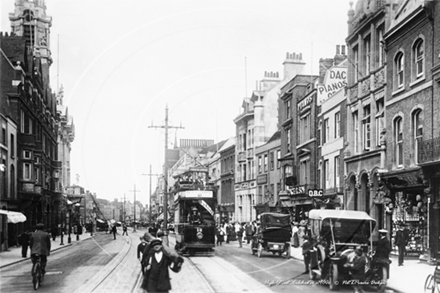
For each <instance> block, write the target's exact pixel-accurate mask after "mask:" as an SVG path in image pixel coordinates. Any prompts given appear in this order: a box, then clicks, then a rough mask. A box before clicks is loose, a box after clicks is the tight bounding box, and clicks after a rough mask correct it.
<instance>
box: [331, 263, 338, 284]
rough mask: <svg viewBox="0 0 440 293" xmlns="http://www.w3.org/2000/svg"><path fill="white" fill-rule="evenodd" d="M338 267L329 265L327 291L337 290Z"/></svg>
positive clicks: (333, 264)
mask: <svg viewBox="0 0 440 293" xmlns="http://www.w3.org/2000/svg"><path fill="white" fill-rule="evenodd" d="M338 284H339V283H338V265H337V264H335V263H332V264H330V272H329V289H330V290H331V291H335V290H337V289H338Z"/></svg>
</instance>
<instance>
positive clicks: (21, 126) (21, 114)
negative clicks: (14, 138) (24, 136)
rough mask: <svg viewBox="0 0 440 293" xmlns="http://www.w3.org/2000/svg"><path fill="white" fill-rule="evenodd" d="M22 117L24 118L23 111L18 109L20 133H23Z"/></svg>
mask: <svg viewBox="0 0 440 293" xmlns="http://www.w3.org/2000/svg"><path fill="white" fill-rule="evenodd" d="M24 118H25V117H24V111H23V110H20V131H21V133H24V121H25V119H24Z"/></svg>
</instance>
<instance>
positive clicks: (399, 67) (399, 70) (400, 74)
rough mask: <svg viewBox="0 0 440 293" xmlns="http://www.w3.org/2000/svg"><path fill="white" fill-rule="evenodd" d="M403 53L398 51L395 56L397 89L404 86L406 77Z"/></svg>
mask: <svg viewBox="0 0 440 293" xmlns="http://www.w3.org/2000/svg"><path fill="white" fill-rule="evenodd" d="M403 57H404V56H403V53H402V52H399V53H397V55H396V57H395V58H394V71H395V89H400V88H402V87H403V81H404V80H403V79H404V73H405V72H404V58H403Z"/></svg>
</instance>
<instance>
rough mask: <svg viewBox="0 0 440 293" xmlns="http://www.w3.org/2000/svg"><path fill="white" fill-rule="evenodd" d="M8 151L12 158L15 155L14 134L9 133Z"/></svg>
mask: <svg viewBox="0 0 440 293" xmlns="http://www.w3.org/2000/svg"><path fill="white" fill-rule="evenodd" d="M10 152H11V158H14V157H15V137H14V135H13V134H12V133H11V149H10Z"/></svg>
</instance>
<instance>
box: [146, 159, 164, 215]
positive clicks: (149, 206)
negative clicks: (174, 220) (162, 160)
mask: <svg viewBox="0 0 440 293" xmlns="http://www.w3.org/2000/svg"><path fill="white" fill-rule="evenodd" d="M142 175H143V176H149V177H150V200H149V202H150V203H149V205H148V208H149V210H150V211H149V213H150V224H151V220H152V215H151V196H152V195H151V177H152V176H160V175H161V174H151V165H150V173H149V174H142Z"/></svg>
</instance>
